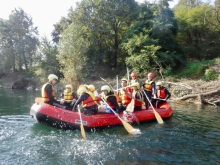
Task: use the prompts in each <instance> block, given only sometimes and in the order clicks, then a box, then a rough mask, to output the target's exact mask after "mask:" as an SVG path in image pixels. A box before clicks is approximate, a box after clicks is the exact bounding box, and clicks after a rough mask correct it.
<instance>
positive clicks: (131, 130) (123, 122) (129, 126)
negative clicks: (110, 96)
mask: <svg viewBox="0 0 220 165" xmlns="http://www.w3.org/2000/svg"><path fill="white" fill-rule="evenodd" d="M101 99H102V101H103V102H104V103H105V104H106V105H108V103H107V102H106V101H105V100H104V99H103V98H101ZM108 107H109V108H110V110H111V111H112V112H113V113H114V114H115V115H116V116H117V117H118V118H119V120H121V122H122V124H123V126H124V127H125V129H126V130H127V131H128V133H130V134H132V135H136V134H140V130H139V129H134V128H133V127H132V126H131V125H130V124H129V123H127V122H126V121H124V120H122V118H120V116H119V115H118V114H116V112H115V111H114V110H113V109H112V108H111V107H110V106H109V105H108Z"/></svg>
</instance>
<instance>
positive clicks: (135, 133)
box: [120, 119, 140, 135]
mask: <svg viewBox="0 0 220 165" xmlns="http://www.w3.org/2000/svg"><path fill="white" fill-rule="evenodd" d="M120 120H121V122H122V124H123V125H124V127H125V129H126V130H127V131H128V133H130V134H132V135H137V134H139V133H140V130H138V129H134V128H133V127H132V126H131V125H130V124H129V123H127V122H126V121H124V120H122V119H120Z"/></svg>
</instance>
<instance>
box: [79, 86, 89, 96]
mask: <svg viewBox="0 0 220 165" xmlns="http://www.w3.org/2000/svg"><path fill="white" fill-rule="evenodd" d="M85 92H87V89H86V87H80V88H79V89H78V90H77V94H78V95H79V96H80V95H81V94H82V93H85Z"/></svg>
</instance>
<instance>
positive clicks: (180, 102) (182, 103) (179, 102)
mask: <svg viewBox="0 0 220 165" xmlns="http://www.w3.org/2000/svg"><path fill="white" fill-rule="evenodd" d="M156 99H158V100H163V101H167V100H165V99H159V98H156ZM168 101H171V102H174V103H177V104H181V105H186V103H185V102H182V101H176V100H168Z"/></svg>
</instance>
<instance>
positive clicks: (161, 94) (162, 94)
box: [157, 88, 166, 99]
mask: <svg viewBox="0 0 220 165" xmlns="http://www.w3.org/2000/svg"><path fill="white" fill-rule="evenodd" d="M157 97H158V98H161V99H165V98H166V93H165V88H162V89H159V90H157Z"/></svg>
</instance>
